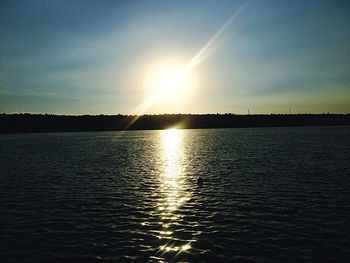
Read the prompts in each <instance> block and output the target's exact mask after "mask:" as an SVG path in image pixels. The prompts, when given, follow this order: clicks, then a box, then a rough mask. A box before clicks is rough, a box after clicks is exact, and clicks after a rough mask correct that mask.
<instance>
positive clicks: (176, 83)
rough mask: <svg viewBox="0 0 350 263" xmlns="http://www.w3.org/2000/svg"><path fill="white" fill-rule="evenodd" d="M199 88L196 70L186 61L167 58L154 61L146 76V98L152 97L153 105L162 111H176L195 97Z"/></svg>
mask: <svg viewBox="0 0 350 263" xmlns="http://www.w3.org/2000/svg"><path fill="white" fill-rule="evenodd" d="M196 88H197V78H196V74H195V72H194V71H192V70H191V71H190V70H188V69H187V67H186V61H184V62H182V61H179V60H167V61H160V62H157V63H153V64H151V65H150V66H149V69H148V71H147V73H146V76H145V81H144V93H145V99H149V98H152V100H153V102H154V103H153V105H152V107H153V108H155V109H157V111H161V112H171V111H176V109H178V108H179V107H181V106H184V104H186V103H188V102H189V101H190V99H191V98H192V97H193V94H194V92H195V90H196Z"/></svg>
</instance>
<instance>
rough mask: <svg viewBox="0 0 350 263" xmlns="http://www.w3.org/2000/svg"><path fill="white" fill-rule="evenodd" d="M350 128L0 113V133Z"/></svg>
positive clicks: (331, 120) (319, 121) (301, 118)
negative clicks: (176, 128) (169, 129)
mask: <svg viewBox="0 0 350 263" xmlns="http://www.w3.org/2000/svg"><path fill="white" fill-rule="evenodd" d="M329 125H350V114H271V115H235V114H162V115H141V116H131V115H81V116H67V115H52V114H28V113H22V114H0V132H1V133H15V132H67V131H115V130H126V129H129V130H151V129H167V128H170V127H173V126H178V127H181V128H187V129H191V128H192V129H195V128H241V127H287V126H329Z"/></svg>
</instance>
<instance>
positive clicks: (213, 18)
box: [0, 0, 350, 114]
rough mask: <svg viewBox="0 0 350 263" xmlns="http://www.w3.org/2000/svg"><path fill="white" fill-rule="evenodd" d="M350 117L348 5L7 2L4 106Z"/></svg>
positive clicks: (1, 6)
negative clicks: (341, 114)
mask: <svg viewBox="0 0 350 263" xmlns="http://www.w3.org/2000/svg"><path fill="white" fill-rule="evenodd" d="M248 110H249V111H250V113H251V114H254V113H256V114H262V113H267V114H270V113H288V112H289V111H291V113H327V112H330V113H350V1H322V0H319V1H312V0H310V1H298V0H295V1H289V0H281V1H279V0H274V1H272V0H248V1H243V0H236V1H235V0H228V1H224V0H221V1H207V0H185V1H182V0H177V1H170V0H169V1H165V0H163V1H160V0H150V1H147V0H145V1H138V0H127V1H116V0H114V1H103V0H101V1H97V0H96V1H90V0H81V1H79V0H67V1H60V0H57V1H51V0H31V1H29V0H27V1H21V0H17V1H12V0H10V1H7V0H2V1H1V2H0V112H2V113H16V112H30V113H53V114H156V113H193V114H195V113H217V112H219V113H235V114H246V113H247V112H248Z"/></svg>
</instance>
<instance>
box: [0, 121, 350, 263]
mask: <svg viewBox="0 0 350 263" xmlns="http://www.w3.org/2000/svg"><path fill="white" fill-rule="evenodd" d="M0 167H1V173H0V208H1V214H0V233H1V239H0V261H1V262H128V261H134V262H266V261H268V262H301V261H306V262H310V261H317V262H321V261H324V262H346V261H347V262H349V260H350V246H349V244H350V177H349V176H350V127H312V128H311V127H309V128H303V127H298V128H260V129H218V130H164V131H128V132H91V133H56V134H54V133H51V134H19V135H1V136H0ZM199 176H200V177H201V178H203V181H204V183H203V185H199V184H198V183H197V179H198V177H199Z"/></svg>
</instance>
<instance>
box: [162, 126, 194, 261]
mask: <svg viewBox="0 0 350 263" xmlns="http://www.w3.org/2000/svg"><path fill="white" fill-rule="evenodd" d="M161 132H162V135H161V136H162V138H161V140H162V150H163V161H164V169H163V172H162V173H161V174H160V177H159V180H160V187H159V191H160V192H161V194H162V195H163V198H162V199H161V200H160V202H159V203H158V204H157V206H158V207H157V209H158V210H159V214H160V222H159V224H160V225H161V226H162V231H160V232H159V239H161V240H164V244H163V245H161V246H160V247H159V253H161V254H164V253H167V252H172V253H173V252H177V253H181V252H184V251H187V250H189V249H190V248H191V241H187V243H185V241H182V242H183V243H182V242H179V241H176V242H175V241H174V236H173V234H174V233H173V230H174V228H175V226H176V224H178V222H179V221H180V220H181V217H182V214H181V211H180V210H181V207H182V206H183V205H184V204H185V203H186V202H187V201H189V199H190V196H191V193H190V192H189V191H186V190H185V185H186V182H185V178H184V167H183V165H182V161H183V158H184V152H183V145H182V142H183V141H182V131H181V130H177V129H169V130H163V131H161Z"/></svg>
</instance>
